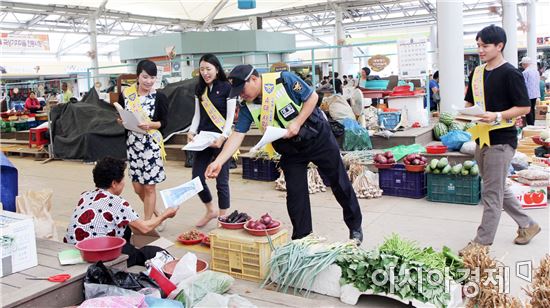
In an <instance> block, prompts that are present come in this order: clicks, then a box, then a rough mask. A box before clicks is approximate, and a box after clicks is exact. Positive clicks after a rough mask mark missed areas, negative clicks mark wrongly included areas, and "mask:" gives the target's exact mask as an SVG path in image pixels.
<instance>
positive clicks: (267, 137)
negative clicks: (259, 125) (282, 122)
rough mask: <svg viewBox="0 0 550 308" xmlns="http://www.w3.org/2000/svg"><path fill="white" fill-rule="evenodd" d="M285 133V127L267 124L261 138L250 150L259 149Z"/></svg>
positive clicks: (255, 150)
mask: <svg viewBox="0 0 550 308" xmlns="http://www.w3.org/2000/svg"><path fill="white" fill-rule="evenodd" d="M286 133H287V130H286V128H279V127H274V126H268V127H267V129H266V130H265V132H264V135H263V136H262V139H260V141H258V143H257V144H256V145H255V146H254V147H253V148H252V149H251V150H250V151H251V152H257V151H259V150H260V149H261V148H262V147H263V146H265V145H266V144H268V143H271V142H273V141H275V140H279V139H281V138H283V137H284V136H285V135H286Z"/></svg>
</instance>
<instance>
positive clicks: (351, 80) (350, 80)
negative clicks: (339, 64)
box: [348, 75, 357, 88]
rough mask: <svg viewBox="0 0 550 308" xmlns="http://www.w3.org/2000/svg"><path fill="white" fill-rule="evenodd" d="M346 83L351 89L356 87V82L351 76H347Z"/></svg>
mask: <svg viewBox="0 0 550 308" xmlns="http://www.w3.org/2000/svg"><path fill="white" fill-rule="evenodd" d="M348 83H349V86H350V87H352V88H355V87H356V86H357V84H356V83H357V80H355V78H353V75H348Z"/></svg>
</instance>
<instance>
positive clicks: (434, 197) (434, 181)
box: [427, 173, 481, 205]
mask: <svg viewBox="0 0 550 308" xmlns="http://www.w3.org/2000/svg"><path fill="white" fill-rule="evenodd" d="M427 199H428V200H429V201H435V202H447V203H458V204H470V205H477V204H478V203H479V200H480V199H481V178H480V177H479V176H472V175H467V176H463V175H452V174H432V173H429V174H428V198H427Z"/></svg>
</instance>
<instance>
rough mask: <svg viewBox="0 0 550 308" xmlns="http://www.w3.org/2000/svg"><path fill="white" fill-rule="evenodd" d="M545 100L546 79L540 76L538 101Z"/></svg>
mask: <svg viewBox="0 0 550 308" xmlns="http://www.w3.org/2000/svg"><path fill="white" fill-rule="evenodd" d="M545 99H546V77H544V76H542V75H541V76H540V100H541V101H543V100H545Z"/></svg>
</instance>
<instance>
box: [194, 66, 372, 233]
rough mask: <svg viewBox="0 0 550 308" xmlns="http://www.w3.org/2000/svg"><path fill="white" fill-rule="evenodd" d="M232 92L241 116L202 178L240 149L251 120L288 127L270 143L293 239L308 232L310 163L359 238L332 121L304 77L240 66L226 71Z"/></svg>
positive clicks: (212, 175)
mask: <svg viewBox="0 0 550 308" xmlns="http://www.w3.org/2000/svg"><path fill="white" fill-rule="evenodd" d="M229 80H230V81H231V84H232V88H231V93H230V95H229V96H230V97H233V96H237V95H240V96H241V98H242V99H243V102H242V103H241V105H240V111H239V118H238V122H237V125H236V126H235V131H234V132H233V133H232V134H231V135H230V136H229V138H228V140H227V141H226V143H225V145H224V147H223V150H222V152H221V153H220V154H219V155H218V157H217V158H216V159H215V160H214V161H213V162H212V163H211V164H210V165H209V166H208V168H207V169H206V174H205V175H206V177H208V178H215V177H217V176H218V174H219V172H220V170H221V168H222V165H223V164H224V163H225V162H226V161H227V160H228V159H229V158H230V157H231V155H232V154H233V153H234V152H235V151H236V150H237V149H238V148H239V146H240V145H241V143H242V141H243V140H244V136H245V133H246V132H247V131H248V130H249V129H250V125H251V124H252V122H255V123H256V125H257V126H258V127H259V128H260V130H265V128H266V127H267V126H275V127H282V128H286V129H287V134H286V135H285V136H284V137H283V139H279V140H277V141H275V142H273V147H274V149H275V150H276V151H277V152H278V153H279V154H281V160H280V166H281V168H282V170H283V172H284V175H285V180H286V189H287V210H288V214H289V216H290V220H291V222H292V226H293V231H292V239H299V238H303V237H305V236H307V235H308V234H310V233H311V232H312V231H313V229H312V223H311V206H310V201H309V190H308V185H307V168H308V164H309V163H310V162H313V163H314V164H315V165H317V167H318V168H319V170H320V171H321V172H322V173H323V174H324V175H325V176H326V177H327V178H328V179H329V181H330V184H331V188H332V192H333V194H334V196H335V197H336V200H337V201H338V203H339V204H340V206H341V207H342V209H343V214H344V215H343V216H344V221H345V223H346V225H347V227H348V229H349V231H350V234H349V238H350V239H355V240H356V241H358V242H361V241H362V240H363V232H362V229H361V220H362V216H361V209H360V208H359V202H358V201H357V197H356V196H355V192H354V190H353V187H352V186H351V183H350V180H349V178H348V175H347V173H346V169H345V167H344V164H343V162H342V159H341V156H340V149H339V148H338V144H337V143H336V139H335V138H334V136H333V134H332V131H331V129H330V126H329V124H328V122H327V121H326V119H325V118H324V117H323V116H322V115H321V111H320V110H319V108H317V107H316V104H317V94H316V93H315V92H314V91H313V89H312V88H310V87H309V86H308V85H307V84H306V83H305V82H304V81H303V80H302V79H300V78H299V77H297V76H296V75H294V74H292V73H290V72H279V73H267V74H262V75H261V76H260V75H259V74H258V72H257V71H256V70H255V69H254V67H253V66H251V65H247V64H245V65H239V66H237V67H235V68H234V69H233V71H232V72H231V73H230V74H229Z"/></svg>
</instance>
